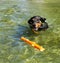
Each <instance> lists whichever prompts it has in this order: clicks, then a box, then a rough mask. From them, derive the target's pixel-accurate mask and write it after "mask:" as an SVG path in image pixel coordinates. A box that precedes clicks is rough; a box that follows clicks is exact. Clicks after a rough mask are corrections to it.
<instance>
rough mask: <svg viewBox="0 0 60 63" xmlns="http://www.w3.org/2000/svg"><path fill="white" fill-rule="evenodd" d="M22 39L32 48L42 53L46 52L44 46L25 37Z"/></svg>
mask: <svg viewBox="0 0 60 63" xmlns="http://www.w3.org/2000/svg"><path fill="white" fill-rule="evenodd" d="M20 39H21V40H23V41H25V42H26V43H28V44H30V45H31V46H33V47H34V48H36V49H38V50H40V51H44V50H45V49H44V48H43V47H42V46H40V45H38V44H36V43H35V42H33V41H30V40H28V39H26V38H25V37H21V38H20Z"/></svg>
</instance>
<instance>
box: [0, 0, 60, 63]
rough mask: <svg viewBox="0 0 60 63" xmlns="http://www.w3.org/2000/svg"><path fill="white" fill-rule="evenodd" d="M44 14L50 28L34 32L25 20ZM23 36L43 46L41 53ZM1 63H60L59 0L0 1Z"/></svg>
mask: <svg viewBox="0 0 60 63" xmlns="http://www.w3.org/2000/svg"><path fill="white" fill-rule="evenodd" d="M35 15H39V16H42V17H45V18H46V19H47V20H46V21H47V22H48V24H49V29H48V30H46V31H41V32H39V34H34V33H33V32H32V31H31V30H30V28H29V26H28V23H27V21H28V19H30V17H32V16H35ZM21 36H24V37H26V38H28V39H30V40H32V41H35V42H36V43H38V44H39V45H41V46H43V47H44V48H45V51H43V52H40V51H38V50H36V49H35V48H33V47H31V46H30V45H28V44H26V43H25V42H23V41H21V40H20V37H21ZM0 63H60V0H0Z"/></svg>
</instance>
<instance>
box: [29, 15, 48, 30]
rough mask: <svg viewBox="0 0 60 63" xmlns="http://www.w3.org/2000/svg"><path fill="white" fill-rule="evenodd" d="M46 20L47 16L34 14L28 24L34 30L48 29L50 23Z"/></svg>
mask: <svg viewBox="0 0 60 63" xmlns="http://www.w3.org/2000/svg"><path fill="white" fill-rule="evenodd" d="M45 20H46V18H43V17H41V16H33V17H31V18H30V19H29V20H28V24H29V27H30V28H31V29H32V30H33V31H42V30H46V29H48V23H47V22H45Z"/></svg>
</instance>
